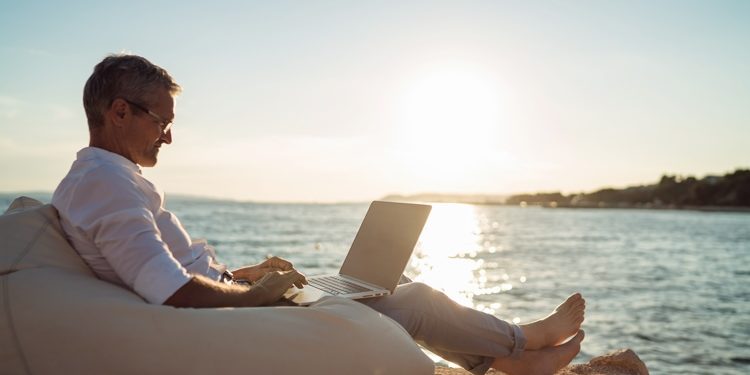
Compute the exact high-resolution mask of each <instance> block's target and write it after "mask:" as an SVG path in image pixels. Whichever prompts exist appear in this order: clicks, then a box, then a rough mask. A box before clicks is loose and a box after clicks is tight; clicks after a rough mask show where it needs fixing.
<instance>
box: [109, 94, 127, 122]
mask: <svg viewBox="0 0 750 375" xmlns="http://www.w3.org/2000/svg"><path fill="white" fill-rule="evenodd" d="M132 115H133V112H132V111H131V109H130V105H128V102H126V101H125V100H123V99H120V98H117V99H115V100H114V101H112V105H110V106H109V110H107V117H109V118H110V120H111V121H112V124H114V125H115V126H118V127H121V126H124V125H125V123H126V122H127V121H128V120H129V119H130V116H132Z"/></svg>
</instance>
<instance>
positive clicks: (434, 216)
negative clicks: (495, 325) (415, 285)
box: [410, 204, 502, 310]
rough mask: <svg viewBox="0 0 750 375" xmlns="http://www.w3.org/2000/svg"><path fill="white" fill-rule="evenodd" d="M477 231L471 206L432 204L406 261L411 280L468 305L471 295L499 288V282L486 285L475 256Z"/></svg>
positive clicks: (470, 304)
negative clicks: (408, 262)
mask: <svg viewBox="0 0 750 375" xmlns="http://www.w3.org/2000/svg"><path fill="white" fill-rule="evenodd" d="M479 231H480V229H479V221H478V218H477V212H476V208H475V207H474V206H471V205H464V204H434V205H433V208H432V212H431V213H430V218H429V219H428V221H427V224H426V225H425V228H424V230H423V231H422V236H421V237H420V241H419V244H418V245H417V248H416V249H415V252H414V257H412V261H411V264H410V268H411V269H412V270H413V272H414V273H415V274H416V275H415V277H414V280H415V281H421V282H424V283H426V284H429V285H431V286H432V287H433V288H436V289H439V290H442V291H443V292H444V293H445V294H447V295H448V296H450V297H451V298H453V299H454V300H455V301H457V302H458V303H460V304H462V305H464V306H470V307H474V305H473V297H474V296H475V295H481V294H491V293H498V292H500V291H502V286H501V287H495V288H486V283H487V281H488V280H487V277H486V275H485V271H484V269H483V267H482V266H483V263H484V261H483V260H481V259H475V258H476V256H477V253H478V252H479V251H480V250H481V245H480V244H479ZM486 310H494V309H492V308H491V307H486Z"/></svg>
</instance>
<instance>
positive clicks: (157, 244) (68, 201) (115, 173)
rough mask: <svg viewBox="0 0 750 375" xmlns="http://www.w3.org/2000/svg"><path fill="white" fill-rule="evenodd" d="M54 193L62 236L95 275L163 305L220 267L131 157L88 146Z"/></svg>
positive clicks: (214, 275) (214, 274)
mask: <svg viewBox="0 0 750 375" xmlns="http://www.w3.org/2000/svg"><path fill="white" fill-rule="evenodd" d="M77 156H78V158H77V159H76V161H75V162H73V165H72V166H71V168H70V171H69V172H68V174H67V176H65V178H64V179H63V180H62V181H61V182H60V185H59V186H58V187H57V189H56V190H55V193H54V194H53V195H52V205H53V206H55V208H56V209H57V210H58V212H59V213H60V222H61V224H62V227H63V230H64V231H65V234H66V235H67V237H68V241H70V243H71V244H72V245H73V247H74V248H75V249H76V250H77V251H78V253H79V254H80V255H81V257H83V259H84V260H85V261H86V263H88V265H89V266H90V267H91V268H92V269H93V271H94V273H96V275H97V276H99V278H101V279H104V280H107V281H109V282H112V283H115V284H120V285H124V286H127V287H129V288H131V289H132V290H134V291H135V292H136V293H138V294H139V295H140V296H141V297H143V298H144V299H146V300H147V301H148V302H150V303H154V304H162V303H164V301H166V300H167V298H169V297H170V296H171V295H172V294H174V292H176V291H177V290H178V289H179V288H180V287H182V286H183V285H185V284H186V283H187V282H188V281H189V280H190V278H191V274H198V275H204V276H207V277H209V278H212V279H214V280H218V279H219V278H220V276H221V274H222V273H223V272H224V271H225V270H226V267H225V266H224V265H221V264H218V263H216V260H215V259H216V257H215V253H214V250H213V248H212V247H210V246H208V245H207V244H206V242H205V241H192V240H191V239H190V237H189V236H188V233H187V232H186V231H185V229H184V228H183V227H182V224H180V221H179V220H178V219H177V217H176V216H175V215H174V214H172V213H171V212H169V211H167V210H165V209H164V206H163V203H164V196H163V194H162V193H161V192H159V191H158V190H157V188H156V186H154V184H152V183H151V182H150V181H148V180H147V179H146V178H145V177H143V176H142V175H141V169H140V167H139V166H138V165H137V164H135V163H133V162H131V161H130V160H128V159H126V158H124V157H122V156H120V155H118V154H115V153H112V152H109V151H106V150H103V149H100V148H96V147H86V148H84V149H82V150H80V151H78V154H77Z"/></svg>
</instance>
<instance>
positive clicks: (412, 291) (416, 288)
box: [396, 282, 447, 304]
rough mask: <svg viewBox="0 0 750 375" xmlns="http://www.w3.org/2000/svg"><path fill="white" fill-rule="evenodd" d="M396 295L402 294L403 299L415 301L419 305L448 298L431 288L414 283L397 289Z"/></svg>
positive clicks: (423, 284)
mask: <svg viewBox="0 0 750 375" xmlns="http://www.w3.org/2000/svg"><path fill="white" fill-rule="evenodd" d="M396 293H397V294H400V295H401V297H403V298H405V299H408V300H409V301H414V302H415V303H417V304H424V303H428V302H430V301H434V300H435V299H436V298H437V299H442V298H447V297H446V296H445V294H443V293H442V292H440V291H438V290H435V289H433V288H432V287H431V286H429V285H427V284H425V283H420V282H413V283H409V284H405V285H402V286H400V287H398V289H396Z"/></svg>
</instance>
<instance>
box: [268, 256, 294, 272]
mask: <svg viewBox="0 0 750 375" xmlns="http://www.w3.org/2000/svg"><path fill="white" fill-rule="evenodd" d="M269 261H271V262H272V264H273V265H275V266H276V267H279V268H281V269H284V270H291V269H293V268H294V265H293V264H292V262H290V261H288V260H286V259H284V258H279V257H276V256H275V257H273V258H271V259H269Z"/></svg>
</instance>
